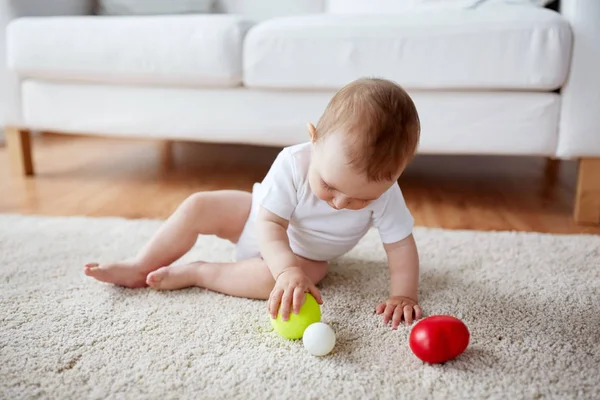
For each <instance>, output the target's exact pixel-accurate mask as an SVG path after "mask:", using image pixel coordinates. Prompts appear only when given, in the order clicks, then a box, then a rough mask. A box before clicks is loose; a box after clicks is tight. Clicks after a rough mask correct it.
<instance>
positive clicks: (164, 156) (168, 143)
mask: <svg viewBox="0 0 600 400" xmlns="http://www.w3.org/2000/svg"><path fill="white" fill-rule="evenodd" d="M160 163H161V166H162V167H163V168H164V169H170V168H171V167H172V166H173V141H172V140H164V141H162V142H161V143H160Z"/></svg>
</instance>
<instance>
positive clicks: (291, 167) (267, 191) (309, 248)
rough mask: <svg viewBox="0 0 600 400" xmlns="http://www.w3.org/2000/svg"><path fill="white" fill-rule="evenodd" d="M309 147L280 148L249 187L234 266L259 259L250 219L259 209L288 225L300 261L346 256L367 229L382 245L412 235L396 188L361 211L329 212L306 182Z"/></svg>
mask: <svg viewBox="0 0 600 400" xmlns="http://www.w3.org/2000/svg"><path fill="white" fill-rule="evenodd" d="M311 150H312V145H311V143H310V142H308V143H303V144H299V145H295V146H291V147H286V148H285V149H283V150H282V151H281V152H280V153H279V155H278V156H277V158H276V160H275V162H274V163H273V165H272V166H271V169H270V170H269V172H268V173H267V176H265V178H264V180H263V181H262V183H260V184H259V183H256V184H254V187H253V190H252V210H251V211H250V216H249V217H248V221H247V222H246V226H245V227H244V230H243V232H242V234H241V236H240V239H239V240H238V243H237V248H236V253H237V254H236V259H237V260H238V261H241V260H245V259H248V258H253V257H260V250H259V247H258V241H257V237H256V236H257V233H256V218H257V215H258V211H259V209H260V206H262V207H264V208H266V209H267V210H269V211H271V212H272V213H274V214H276V215H278V216H279V217H281V218H284V219H286V220H288V221H289V226H288V230H287V233H288V237H289V239H290V247H291V249H292V251H293V252H294V253H295V254H297V255H300V256H302V257H305V258H308V259H311V260H317V261H329V260H332V259H334V258H336V257H339V256H341V255H343V254H344V253H346V252H348V251H350V250H351V249H352V248H353V247H354V246H356V244H357V243H358V242H359V240H360V239H361V238H362V237H363V236H364V235H365V234H366V233H367V231H368V230H369V228H370V227H371V226H374V227H375V228H377V229H378V231H379V235H380V237H381V240H382V241H383V243H395V242H397V241H399V240H402V239H404V238H406V237H407V236H408V235H410V234H411V233H412V229H413V223H414V220H413V217H412V215H411V214H410V211H409V210H408V208H407V207H406V203H405V202H404V198H403V197H402V192H401V191H400V187H399V186H398V184H397V183H395V184H394V185H392V187H390V188H389V189H388V190H387V191H386V192H385V193H384V194H383V195H381V197H379V198H378V199H377V200H375V201H373V202H371V203H370V204H369V205H368V206H367V207H365V208H363V209H361V210H335V209H333V208H332V207H330V206H329V205H328V204H327V203H326V202H325V201H322V200H320V199H319V198H318V197H317V196H315V195H314V194H313V193H312V191H311V189H310V185H309V183H308V168H309V165H310V157H311V154H312V151H311Z"/></svg>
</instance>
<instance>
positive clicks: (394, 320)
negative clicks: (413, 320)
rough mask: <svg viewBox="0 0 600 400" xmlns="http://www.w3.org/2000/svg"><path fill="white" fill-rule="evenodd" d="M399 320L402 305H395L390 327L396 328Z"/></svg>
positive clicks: (400, 318)
mask: <svg viewBox="0 0 600 400" xmlns="http://www.w3.org/2000/svg"><path fill="white" fill-rule="evenodd" d="M400 321H402V307H396V309H395V310H394V316H393V318H392V329H398V326H399V325H400Z"/></svg>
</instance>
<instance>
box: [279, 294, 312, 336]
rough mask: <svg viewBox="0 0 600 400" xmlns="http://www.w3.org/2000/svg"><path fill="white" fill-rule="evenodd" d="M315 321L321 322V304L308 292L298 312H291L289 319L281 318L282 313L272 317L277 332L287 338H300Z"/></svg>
mask: <svg viewBox="0 0 600 400" xmlns="http://www.w3.org/2000/svg"><path fill="white" fill-rule="evenodd" d="M315 322H321V306H319V303H317V300H315V298H314V297H313V296H312V294H310V293H306V301H305V302H304V304H303V305H302V307H301V308H300V312H299V313H298V314H294V313H293V312H290V317H289V319H288V320H287V321H284V320H282V319H281V314H278V315H277V318H276V319H273V318H271V325H273V329H275V332H277V333H278V334H279V335H281V336H283V337H284V338H286V339H300V338H301V337H302V335H304V331H305V330H306V328H308V326H309V325H311V324H314V323H315Z"/></svg>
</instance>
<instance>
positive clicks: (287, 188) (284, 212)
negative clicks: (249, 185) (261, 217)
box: [260, 149, 298, 221]
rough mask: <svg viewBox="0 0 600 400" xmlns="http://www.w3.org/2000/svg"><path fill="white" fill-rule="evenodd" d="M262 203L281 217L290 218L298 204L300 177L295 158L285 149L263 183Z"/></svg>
mask: <svg viewBox="0 0 600 400" xmlns="http://www.w3.org/2000/svg"><path fill="white" fill-rule="evenodd" d="M261 191H262V193H263V195H262V201H261V202H260V205H261V206H262V207H264V208H265V209H267V210H269V211H271V212H272V213H273V214H275V215H277V216H278V217H280V218H283V219H286V220H288V221H289V220H290V218H291V216H292V214H293V212H294V210H295V208H296V205H297V204H298V194H297V192H298V177H297V174H296V168H295V164H294V159H293V156H292V154H291V153H290V151H289V150H287V149H283V150H282V151H281V152H280V153H279V155H277V158H276V159H275V161H274V162H273V165H271V168H270V169H269V172H268V173H267V175H266V176H265V178H264V179H263V181H262V183H261Z"/></svg>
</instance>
